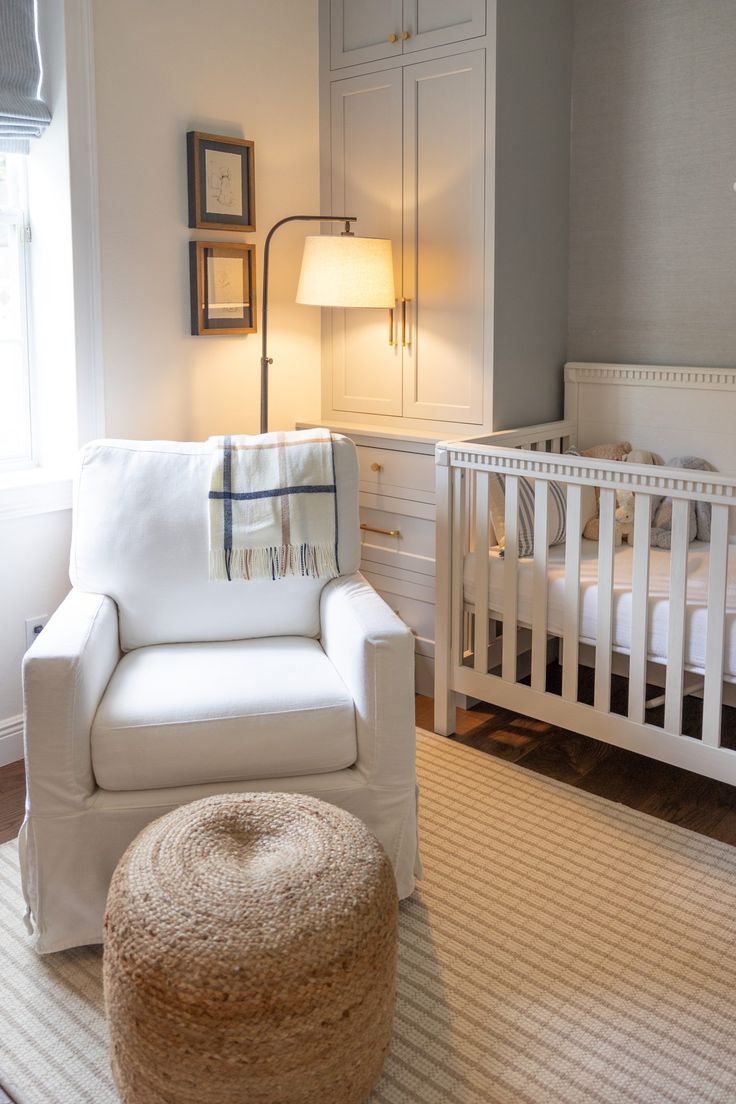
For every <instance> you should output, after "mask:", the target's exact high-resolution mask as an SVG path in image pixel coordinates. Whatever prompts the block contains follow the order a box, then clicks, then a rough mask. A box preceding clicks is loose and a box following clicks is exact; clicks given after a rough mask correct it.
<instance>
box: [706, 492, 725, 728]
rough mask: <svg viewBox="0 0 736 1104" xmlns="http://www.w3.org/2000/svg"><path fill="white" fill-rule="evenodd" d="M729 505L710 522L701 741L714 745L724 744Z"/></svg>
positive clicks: (715, 509) (716, 511)
mask: <svg viewBox="0 0 736 1104" xmlns="http://www.w3.org/2000/svg"><path fill="white" fill-rule="evenodd" d="M728 513H729V510H728V506H718V505H714V506H713V507H712V510H711V521H710V560H709V568H708V628H707V630H706V638H705V688H704V692H703V730H702V740H703V743H704V744H709V745H710V746H711V747H720V744H721V706H722V704H723V640H724V630H725V627H726V587H727V580H728Z"/></svg>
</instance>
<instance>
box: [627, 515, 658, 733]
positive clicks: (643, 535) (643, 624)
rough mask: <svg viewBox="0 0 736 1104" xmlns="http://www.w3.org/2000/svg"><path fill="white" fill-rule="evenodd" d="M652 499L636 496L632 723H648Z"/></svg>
mask: <svg viewBox="0 0 736 1104" xmlns="http://www.w3.org/2000/svg"><path fill="white" fill-rule="evenodd" d="M651 524H652V497H651V495H648V494H637V495H635V496H634V563H633V568H632V576H631V656H630V659H629V720H630V721H637V722H638V723H639V724H643V723H644V701H645V698H646V688H647V628H648V615H649V540H650V536H649V531H650V528H651Z"/></svg>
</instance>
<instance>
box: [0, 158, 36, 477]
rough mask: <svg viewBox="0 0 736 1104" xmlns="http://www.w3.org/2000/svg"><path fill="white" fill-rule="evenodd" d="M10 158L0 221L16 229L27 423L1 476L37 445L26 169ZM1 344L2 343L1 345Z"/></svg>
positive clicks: (1, 464) (26, 462)
mask: <svg viewBox="0 0 736 1104" xmlns="http://www.w3.org/2000/svg"><path fill="white" fill-rule="evenodd" d="M5 156H6V157H9V158H11V165H13V166H14V168H13V170H12V171H13V175H14V177H15V185H16V186H15V187H14V189H13V191H14V193H15V198H16V201H17V202H16V205H15V206H13V207H6V208H5V209H4V210H3V209H0V224H1V225H5V226H10V227H12V228H14V230H15V238H16V247H17V253H18V273H17V275H18V288H19V296H20V315H21V323H22V324H21V331H22V332H21V335H20V344H21V356H22V359H23V366H24V371H23V391H24V394H23V400H22V401H23V406H24V408H25V409H24V420H25V425H26V449H25V451H24V452H22V453H21V454H19V455H17V456H9V457H7V458H3V457H1V456H0V476H2V475H4V474H6V473H7V472H13V471H27V470H28V469H30V468H34V467H36V466H37V464H38V452H37V449H36V442H37V427H36V424H35V413H36V403H35V384H36V380H35V378H34V371H33V325H32V322H33V319H32V314H31V312H32V300H31V272H30V266H31V251H30V213H29V210H28V172H27V169H26V165H25V162H24V160H23V158H24V156H25V155H24V154H6V155H5ZM0 347H1V346H0Z"/></svg>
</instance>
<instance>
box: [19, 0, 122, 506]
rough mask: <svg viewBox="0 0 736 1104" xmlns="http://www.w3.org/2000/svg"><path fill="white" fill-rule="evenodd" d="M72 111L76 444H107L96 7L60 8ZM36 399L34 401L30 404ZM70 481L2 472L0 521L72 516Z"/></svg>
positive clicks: (75, 3)
mask: <svg viewBox="0 0 736 1104" xmlns="http://www.w3.org/2000/svg"><path fill="white" fill-rule="evenodd" d="M62 3H63V7H64V15H63V18H64V31H65V51H66V66H65V68H66V82H67V89H66V92H67V101H68V106H69V135H68V140H69V167H70V172H71V176H72V179H73V180H74V181H75V186H74V189H73V192H72V195H71V206H72V212H71V214H72V241H73V251H74V260H75V264H74V326H75V346H76V388H77V394H76V408H77V441H78V445H79V446H81V445H83V444H85V443H86V442H87V441H91V440H94V439H96V438H99V437H104V436H105V403H104V370H103V361H102V295H101V280H100V219H99V182H98V174H97V121H96V109H95V105H96V101H95V82H94V54H93V42H94V39H93V28H92V0H62ZM32 399H33V396H31V400H32ZM71 504H72V479H71V472H70V465H69V463H68V462H67V463H66V464H62V465H59V466H46V467H38V466H37V467H34V468H26V469H25V470H16V471H2V472H0V519H3V518H10V517H25V516H29V515H32V514H41V513H48V512H51V511H55V510H65V509H69V508H70V507H71Z"/></svg>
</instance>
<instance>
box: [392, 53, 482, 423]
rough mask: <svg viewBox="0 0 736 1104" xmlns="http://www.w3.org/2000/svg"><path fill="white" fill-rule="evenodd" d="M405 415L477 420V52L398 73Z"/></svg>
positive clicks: (479, 137)
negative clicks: (400, 93) (401, 77)
mask: <svg viewBox="0 0 736 1104" xmlns="http://www.w3.org/2000/svg"><path fill="white" fill-rule="evenodd" d="M404 119H405V122H404V249H403V287H404V295H405V296H407V298H408V299H409V300H410V302H409V303H408V304H407V315H408V321H409V326H408V335H409V344H408V345H407V347H406V348H405V349H404V370H403V376H404V410H403V413H404V417H409V418H429V419H432V420H433V421H448V422H471V423H480V422H482V421H483V337H484V334H483V327H484V309H483V304H484V276H485V264H484V237H485V51H484V50H474V51H472V52H470V53H467V54H460V55H457V56H456V57H450V58H442V59H440V60H437V61H427V62H422V63H420V64H418V65H408V66H407V67H406V68H405V69H404Z"/></svg>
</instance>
